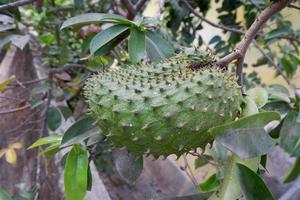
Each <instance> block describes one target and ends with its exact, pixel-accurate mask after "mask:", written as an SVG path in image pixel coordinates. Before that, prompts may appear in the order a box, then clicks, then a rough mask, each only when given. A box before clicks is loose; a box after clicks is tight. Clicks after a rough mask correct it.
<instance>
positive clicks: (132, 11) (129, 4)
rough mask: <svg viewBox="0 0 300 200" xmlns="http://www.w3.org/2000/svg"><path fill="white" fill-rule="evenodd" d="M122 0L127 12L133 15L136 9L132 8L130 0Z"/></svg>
mask: <svg viewBox="0 0 300 200" xmlns="http://www.w3.org/2000/svg"><path fill="white" fill-rule="evenodd" d="M122 1H123V3H125V4H126V8H127V10H128V14H129V15H131V16H135V14H136V10H135V8H134V5H133V4H132V3H131V1H130V0H122Z"/></svg>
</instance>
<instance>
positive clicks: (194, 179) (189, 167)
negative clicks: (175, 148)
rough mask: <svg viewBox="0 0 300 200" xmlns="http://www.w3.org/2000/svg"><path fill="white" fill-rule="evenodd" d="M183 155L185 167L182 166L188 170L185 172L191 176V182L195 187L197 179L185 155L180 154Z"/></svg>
mask: <svg viewBox="0 0 300 200" xmlns="http://www.w3.org/2000/svg"><path fill="white" fill-rule="evenodd" d="M182 157H183V160H184V164H185V167H184V170H186V168H187V169H188V170H189V173H187V174H188V175H189V177H190V178H191V181H192V182H193V184H194V186H195V187H197V185H198V184H197V180H196V178H195V175H194V173H193V171H192V168H191V166H190V165H189V163H188V161H187V159H186V155H182Z"/></svg>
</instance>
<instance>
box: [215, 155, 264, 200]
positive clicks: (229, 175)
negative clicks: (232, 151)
mask: <svg viewBox="0 0 300 200" xmlns="http://www.w3.org/2000/svg"><path fill="white" fill-rule="evenodd" d="M236 163H241V164H243V165H246V166H248V167H249V168H250V169H252V170H257V169H258V165H259V163H260V157H255V158H250V159H243V160H242V159H240V158H239V157H237V156H236V155H232V156H231V157H229V159H227V160H226V161H225V165H224V167H225V171H224V178H223V180H222V181H221V184H220V187H219V189H218V190H217V191H216V192H215V193H214V194H213V195H212V196H211V197H210V198H209V200H233V199H239V198H240V197H241V196H242V191H241V188H240V184H239V180H238V174H237V165H236Z"/></svg>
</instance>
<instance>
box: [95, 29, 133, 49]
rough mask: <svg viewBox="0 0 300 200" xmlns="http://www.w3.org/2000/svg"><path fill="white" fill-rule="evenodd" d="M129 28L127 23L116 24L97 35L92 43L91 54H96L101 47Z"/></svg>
mask: <svg viewBox="0 0 300 200" xmlns="http://www.w3.org/2000/svg"><path fill="white" fill-rule="evenodd" d="M128 29H129V27H128V26H125V25H114V26H111V27H109V28H108V29H105V30H104V31H101V32H100V33H98V34H97V35H95V37H94V38H93V39H92V41H91V43H90V52H91V54H94V53H95V52H96V51H97V50H98V49H101V48H102V47H103V46H105V45H106V44H108V43H109V42H111V41H112V40H113V39H115V38H117V37H118V36H119V35H121V34H122V33H124V32H125V31H127V30H128Z"/></svg>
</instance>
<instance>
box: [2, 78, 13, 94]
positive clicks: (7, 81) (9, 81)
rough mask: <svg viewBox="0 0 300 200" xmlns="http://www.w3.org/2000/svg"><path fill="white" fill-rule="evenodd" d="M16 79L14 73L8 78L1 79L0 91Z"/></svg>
mask: <svg viewBox="0 0 300 200" xmlns="http://www.w3.org/2000/svg"><path fill="white" fill-rule="evenodd" d="M15 79H16V77H15V76H14V75H12V76H11V77H10V78H9V79H7V80H5V81H3V82H2V83H0V92H3V91H4V90H5V89H6V87H7V86H8V85H9V84H11V83H12V82H13V81H14V80H15Z"/></svg>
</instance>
